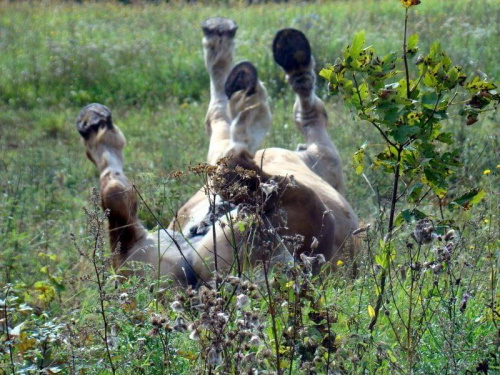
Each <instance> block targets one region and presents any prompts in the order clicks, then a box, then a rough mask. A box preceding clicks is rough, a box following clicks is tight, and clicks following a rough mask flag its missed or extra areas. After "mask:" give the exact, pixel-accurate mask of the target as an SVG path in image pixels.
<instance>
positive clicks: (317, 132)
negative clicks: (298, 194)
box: [273, 29, 344, 194]
mask: <svg viewBox="0 0 500 375" xmlns="http://www.w3.org/2000/svg"><path fill="white" fill-rule="evenodd" d="M273 54H274V60H275V61H276V63H278V65H280V66H281V67H282V68H283V69H284V71H285V72H286V73H287V77H288V82H289V84H290V86H291V88H292V89H293V91H294V92H295V93H296V100H295V104H294V107H293V115H294V121H295V124H296V126H297V128H298V129H299V130H300V131H301V133H302V134H303V136H304V138H305V140H306V144H305V145H302V146H299V148H298V150H297V152H298V155H299V156H300V157H301V159H302V160H303V161H304V162H305V163H306V164H307V165H308V166H309V168H311V170H313V171H314V172H315V173H316V174H317V175H319V176H320V177H321V178H323V179H324V180H325V181H327V182H328V183H329V184H330V185H332V186H333V187H334V188H335V189H336V190H337V191H339V192H340V193H341V194H343V193H344V183H343V178H342V162H341V160H340V155H339V153H338V151H337V148H336V147H335V145H334V144H333V142H332V140H331V139H330V136H329V135H328V132H327V125H328V115H327V113H326V110H325V106H324V104H323V102H322V100H321V99H320V98H318V97H317V96H316V93H315V86H316V74H315V72H314V67H315V64H314V58H313V57H312V55H311V47H310V45H309V41H308V40H307V38H306V36H305V35H304V34H303V33H302V32H300V31H298V30H294V29H283V30H281V31H279V32H278V33H277V34H276V37H275V39H274V42H273Z"/></svg>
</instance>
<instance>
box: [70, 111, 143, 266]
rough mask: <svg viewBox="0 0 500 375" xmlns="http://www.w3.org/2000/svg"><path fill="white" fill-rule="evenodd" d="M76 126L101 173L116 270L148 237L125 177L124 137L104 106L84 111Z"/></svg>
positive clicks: (133, 192)
mask: <svg viewBox="0 0 500 375" xmlns="http://www.w3.org/2000/svg"><path fill="white" fill-rule="evenodd" d="M76 126H77V129H78V131H79V132H80V135H81V136H82V138H83V142H84V145H85V150H86V153H87V157H88V158H89V159H90V160H91V161H92V162H93V163H94V164H95V165H96V166H97V168H98V169H99V173H100V178H99V187H100V195H101V203H102V208H103V209H104V210H109V217H108V220H109V235H110V242H111V250H112V252H113V266H114V267H115V269H116V268H118V267H120V266H121V264H122V263H123V261H124V260H125V259H126V257H127V253H128V251H129V250H131V249H132V248H133V247H134V245H135V244H137V243H138V242H139V241H140V240H142V239H143V238H144V237H145V236H146V235H147V232H146V230H145V229H144V227H143V226H142V225H141V224H140V223H139V222H138V218H137V198H136V193H135V191H134V189H133V186H132V184H131V183H130V181H129V180H128V178H127V177H126V176H125V174H124V173H123V154H122V150H123V147H124V146H125V137H124V135H123V133H122V132H121V131H120V129H118V127H116V126H115V125H113V122H112V119H111V112H110V110H109V109H108V108H107V107H105V106H103V105H101V104H95V103H94V104H90V105H88V106H86V107H85V108H83V109H82V110H81V111H80V114H79V115H78V119H77V122H76Z"/></svg>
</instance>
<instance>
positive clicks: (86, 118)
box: [76, 103, 113, 139]
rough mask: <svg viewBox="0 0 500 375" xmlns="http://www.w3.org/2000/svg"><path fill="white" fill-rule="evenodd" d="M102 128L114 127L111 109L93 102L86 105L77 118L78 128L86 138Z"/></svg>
mask: <svg viewBox="0 0 500 375" xmlns="http://www.w3.org/2000/svg"><path fill="white" fill-rule="evenodd" d="M101 128H106V129H113V121H112V120H111V111H110V110H109V108H108V107H106V106H105V105H102V104H99V103H92V104H89V105H88V106H86V107H84V108H83V109H82V110H81V111H80V113H79V114H78V118H77V119H76V129H77V130H78V132H79V133H80V135H81V136H82V137H83V138H84V139H89V137H90V135H91V134H92V133H93V132H96V131H98V130H99V129H101Z"/></svg>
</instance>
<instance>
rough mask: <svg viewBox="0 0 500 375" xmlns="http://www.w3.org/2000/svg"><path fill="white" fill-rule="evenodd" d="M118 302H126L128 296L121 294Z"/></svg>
mask: <svg viewBox="0 0 500 375" xmlns="http://www.w3.org/2000/svg"><path fill="white" fill-rule="evenodd" d="M118 300H119V301H120V303H125V302H127V300H128V294H127V293H122V294H120V297H118Z"/></svg>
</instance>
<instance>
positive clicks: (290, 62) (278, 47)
mask: <svg viewBox="0 0 500 375" xmlns="http://www.w3.org/2000/svg"><path fill="white" fill-rule="evenodd" d="M273 55H274V61H276V63H277V64H278V65H279V66H281V67H282V68H283V69H284V70H285V72H287V73H288V72H291V71H294V70H297V69H300V68H306V67H308V66H309V64H310V63H311V46H310V45H309V41H308V40H307V38H306V36H305V35H304V33H302V32H301V31H299V30H295V29H283V30H280V31H278V33H277V34H276V36H275V37H274V41H273Z"/></svg>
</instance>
